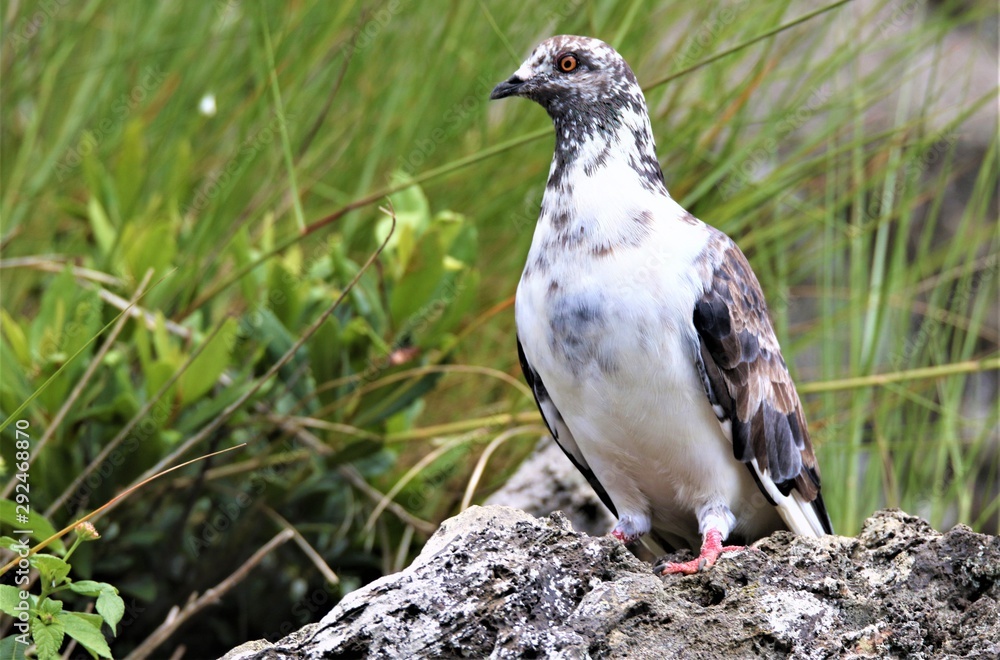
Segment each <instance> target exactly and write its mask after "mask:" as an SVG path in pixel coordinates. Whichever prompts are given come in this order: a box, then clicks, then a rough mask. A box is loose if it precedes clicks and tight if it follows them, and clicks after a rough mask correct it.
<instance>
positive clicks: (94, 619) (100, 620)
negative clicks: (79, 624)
mask: <svg viewBox="0 0 1000 660" xmlns="http://www.w3.org/2000/svg"><path fill="white" fill-rule="evenodd" d="M71 614H73V615H74V616H76V617H79V618H81V619H83V620H84V621H86V622H88V623H89V624H90V625H92V626H94V627H95V628H97V629H98V630H100V629H101V626H103V625H104V617H102V616H101V615H100V614H90V613H87V612H71Z"/></svg>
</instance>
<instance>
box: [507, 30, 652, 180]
mask: <svg viewBox="0 0 1000 660" xmlns="http://www.w3.org/2000/svg"><path fill="white" fill-rule="evenodd" d="M508 96H522V97H524V98H526V99H531V100H532V101H535V102H536V103H538V104H540V105H541V106H542V107H544V108H545V109H546V110H547V111H548V113H549V116H550V117H552V121H553V123H554V124H555V127H556V145H555V154H554V156H553V161H552V169H551V171H550V174H549V182H548V186H549V187H550V188H552V187H560V186H564V184H565V182H566V180H567V177H568V176H569V172H570V170H571V169H575V170H577V171H579V172H581V173H582V174H580V176H588V177H589V176H592V175H593V174H595V173H597V172H600V171H602V170H603V169H604V168H605V167H607V166H608V164H609V162H610V161H618V162H621V163H624V164H625V165H626V166H627V167H629V168H631V169H632V170H634V171H635V172H636V173H637V174H638V175H639V179H640V181H642V182H643V185H644V186H646V187H647V188H648V189H649V190H650V191H651V192H654V193H656V194H661V195H666V194H667V192H666V188H665V187H664V185H663V174H662V172H661V171H660V164H659V163H658V162H657V160H656V145H655V143H654V141H653V132H652V129H651V128H650V125H649V115H648V113H647V112H646V99H645V98H644V97H643V95H642V88H641V87H639V83H638V82H637V81H636V79H635V74H634V73H632V69H631V68H629V65H628V63H627V62H625V59H624V58H623V57H622V56H621V55H619V54H618V52H617V51H616V50H615V49H614V48H612V47H611V46H609V45H607V44H606V43H604V42H603V41H600V40H599V39H591V38H589V37H574V36H567V35H563V36H558V37H552V38H550V39H546V40H545V41H543V42H542V43H540V44H539V45H538V47H537V48H535V50H534V51H532V53H531V55H529V56H528V59H526V60H525V61H524V63H523V64H522V65H521V67H520V68H519V69H518V70H517V71H515V72H514V75H512V76H511V77H510V78H508V79H507V80H505V81H503V82H502V83H500V84H499V85H497V86H496V87H495V88H494V89H493V92H492V93H491V94H490V98H491V99H502V98H506V97H508Z"/></svg>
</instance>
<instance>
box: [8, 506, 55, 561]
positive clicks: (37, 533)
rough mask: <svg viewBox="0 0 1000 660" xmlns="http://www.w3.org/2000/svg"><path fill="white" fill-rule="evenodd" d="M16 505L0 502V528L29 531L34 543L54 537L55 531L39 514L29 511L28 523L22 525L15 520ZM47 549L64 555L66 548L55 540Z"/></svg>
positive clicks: (16, 513) (16, 514)
mask: <svg viewBox="0 0 1000 660" xmlns="http://www.w3.org/2000/svg"><path fill="white" fill-rule="evenodd" d="M16 507H17V505H16V504H15V503H14V502H11V501H10V500H0V526H2V527H3V528H4V529H26V530H30V531H31V538H33V539H35V540H36V541H44V540H45V539H47V538H49V537H52V536H55V533H56V530H55V527H53V526H52V523H50V522H49V521H48V520H46V519H45V517H44V516H43V515H41V514H40V513H35V512H34V511H30V512H29V513H28V522H27V523H22V522H19V521H18V519H17V516H18V515H19V514H18V511H17V509H16ZM48 547H49V549H51V550H52V551H53V552H56V553H58V554H60V555H61V554H65V552H66V546H65V545H63V542H62V540H61V539H56V540H55V541H52V543H50V544H49V546H48Z"/></svg>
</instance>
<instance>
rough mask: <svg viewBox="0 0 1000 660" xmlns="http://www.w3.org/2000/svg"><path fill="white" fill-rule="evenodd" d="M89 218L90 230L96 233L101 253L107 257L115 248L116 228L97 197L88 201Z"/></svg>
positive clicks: (91, 197)
mask: <svg viewBox="0 0 1000 660" xmlns="http://www.w3.org/2000/svg"><path fill="white" fill-rule="evenodd" d="M87 217H88V218H90V228H91V229H92V230H93V231H94V238H95V239H96V240H97V245H98V247H100V248H101V253H102V254H103V255H104V256H105V257H106V256H108V254H109V253H110V252H111V250H112V248H114V246H115V233H116V232H115V228H114V227H113V226H112V225H111V220H109V219H108V214H107V213H106V212H105V211H104V207H103V206H101V202H100V201H99V200H98V199H97V197H96V196H95V195H91V196H90V199H89V200H88V201H87Z"/></svg>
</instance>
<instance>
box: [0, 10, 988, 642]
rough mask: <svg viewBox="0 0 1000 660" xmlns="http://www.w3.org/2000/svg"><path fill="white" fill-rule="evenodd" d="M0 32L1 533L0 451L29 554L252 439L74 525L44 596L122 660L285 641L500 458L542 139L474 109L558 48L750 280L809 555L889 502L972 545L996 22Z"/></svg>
mask: <svg viewBox="0 0 1000 660" xmlns="http://www.w3.org/2000/svg"><path fill="white" fill-rule="evenodd" d="M0 19H2V30H3V32H2V68H0V75H2V78H0V100H2V115H0V140H2V144H0V188H2V190H0V213H2V231H0V240H2V244H0V245H2V258H0V285H2V316H0V330H2V332H0V382H2V393H0V412H2V414H0V418H2V419H3V420H4V421H3V425H4V429H3V453H2V463H0V488H3V489H4V492H3V496H4V497H5V498H7V501H5V502H4V506H5V508H4V512H5V513H4V518H3V523H4V530H5V531H4V534H10V529H11V528H10V527H9V525H12V524H13V522H12V520H11V519H10V518H9V516H10V512H11V510H12V507H13V504H12V498H13V497H14V494H13V493H14V487H15V481H16V470H15V464H16V462H17V461H16V460H15V452H14V444H15V443H14V438H15V429H17V428H27V429H28V430H29V433H30V438H31V442H30V452H31V456H30V487H31V489H30V498H31V510H32V512H33V513H34V515H33V517H32V521H31V523H32V525H33V526H34V529H35V530H36V532H37V533H36V535H35V536H36V539H37V540H40V539H42V538H44V537H45V536H47V535H48V534H46V533H44V532H45V530H52V529H60V528H62V527H64V526H66V525H68V524H70V523H72V522H73V521H74V520H76V519H78V518H79V517H80V516H82V515H84V514H86V513H89V512H91V511H93V510H94V509H96V508H97V507H99V506H101V505H103V504H105V503H107V502H108V501H109V500H110V499H111V498H113V497H115V496H116V495H118V494H120V493H122V492H123V491H124V489H126V488H127V487H129V486H131V485H134V484H136V483H138V482H139V481H141V480H143V479H145V478H147V477H149V476H152V475H154V474H156V473H157V472H160V471H162V470H164V469H166V468H169V467H173V466H175V465H178V464H180V463H182V462H184V461H186V460H190V459H194V458H197V457H199V456H202V455H205V454H208V453H210V452H213V451H218V450H221V449H226V448H230V447H234V446H236V445H238V444H240V443H246V445H245V447H242V448H240V449H238V450H235V451H231V452H229V453H225V454H222V455H220V456H215V457H212V458H210V459H207V460H204V461H200V462H197V463H194V464H192V465H190V466H187V467H184V468H182V469H180V470H177V471H174V472H171V473H170V474H167V475H165V476H163V477H161V478H159V479H157V480H155V481H153V482H151V483H150V484H148V485H147V486H145V487H144V488H142V489H140V490H138V491H136V492H134V493H132V494H131V495H130V496H128V497H127V498H124V499H122V500H119V501H118V502H116V504H115V505H114V506H113V507H111V508H109V509H107V510H105V511H104V512H102V513H101V514H100V515H99V516H97V517H96V518H95V519H94V521H93V522H94V523H95V526H96V528H97V531H98V532H99V533H100V534H101V535H102V538H101V539H100V540H98V541H95V542H91V543H86V544H84V545H82V546H80V548H79V549H78V550H77V551H76V552H75V553H74V554H73V556H72V560H71V561H70V563H71V564H72V572H71V573H70V577H72V578H73V579H77V580H84V579H91V580H99V581H104V582H108V583H110V584H112V585H114V586H115V587H116V588H117V589H118V590H119V592H120V595H121V596H122V598H123V599H124V603H125V606H126V611H125V614H124V617H123V618H122V620H121V623H120V624H119V625H118V626H117V630H116V632H117V635H116V636H114V637H113V636H112V635H111V630H110V628H109V627H108V626H107V625H105V626H104V633H105V635H106V637H107V639H108V641H109V643H110V645H111V649H112V650H113V652H114V655H115V657H125V656H128V655H129V654H130V653H134V656H133V657H140V656H144V655H150V656H151V657H169V656H171V654H175V657H182V656H184V657H193V658H200V657H212V656H215V655H219V654H221V653H223V652H225V651H226V650H228V649H229V648H230V647H232V646H234V645H236V644H239V643H241V642H243V641H246V640H250V639H258V638H262V637H267V638H269V639H272V640H274V639H277V638H278V637H281V636H283V635H284V634H287V633H288V632H291V631H292V630H295V629H297V628H299V627H300V626H301V625H303V624H305V623H307V622H309V621H317V620H319V618H321V617H322V616H323V615H324V614H325V613H326V612H327V611H329V609H330V608H331V607H333V605H334V604H335V603H336V602H337V601H338V600H339V599H340V597H341V596H342V595H343V594H344V593H346V592H348V591H350V590H352V589H356V588H357V587H359V586H361V585H363V584H366V583H368V582H370V581H372V580H374V579H376V578H378V577H379V576H381V575H384V574H386V573H389V572H393V571H396V570H399V569H400V568H402V567H403V566H405V565H407V564H408V563H409V561H410V560H411V559H412V557H413V556H414V555H415V554H416V553H417V552H419V550H420V547H421V545H422V543H423V541H424V540H426V538H427V537H428V536H429V535H430V534H431V533H433V530H434V529H435V528H436V525H437V524H438V523H439V522H440V521H441V520H443V519H445V518H447V517H449V516H451V515H454V514H455V513H457V512H458V511H459V510H460V509H461V508H463V507H464V506H467V505H469V504H470V503H480V502H482V501H483V500H484V499H485V498H486V497H487V496H489V495H490V494H491V493H494V492H495V491H497V490H498V489H499V488H501V487H502V486H503V484H504V483H505V482H506V481H508V479H510V478H511V475H513V474H515V472H516V470H517V469H518V465H519V464H520V463H521V462H522V461H523V460H524V459H525V458H526V457H527V456H529V455H530V454H531V453H532V451H533V449H534V448H535V447H536V445H537V444H538V443H539V438H540V437H542V436H543V435H544V426H543V425H542V423H541V420H540V418H539V417H538V415H537V413H536V411H535V406H534V402H533V399H532V397H531V394H530V392H529V391H528V390H527V388H526V387H525V386H524V385H523V382H522V379H521V375H520V370H519V368H518V366H517V356H516V350H515V344H514V335H513V310H512V307H511V305H512V301H513V298H512V296H513V293H514V289H515V287H516V283H517V281H518V278H519V276H520V271H521V267H522V265H523V260H524V255H525V253H526V251H527V248H528V244H529V242H530V239H531V234H532V230H533V227H534V222H535V218H536V217H537V213H538V208H539V204H540V201H541V195H542V192H543V189H544V182H545V178H546V175H547V172H548V167H549V161H550V158H551V152H552V144H553V138H552V133H551V129H550V124H549V119H548V117H547V116H546V115H545V112H544V111H543V110H542V109H541V108H539V107H538V106H536V105H534V104H531V103H529V102H526V101H504V102H498V103H489V102H488V100H487V98H488V95H489V91H490V89H491V88H492V87H493V85H494V84H495V83H496V82H499V81H501V80H504V79H506V78H507V77H508V76H509V75H510V74H511V73H512V72H513V71H514V70H515V69H516V68H517V66H518V65H519V63H520V62H521V60H522V59H523V58H524V57H525V56H526V55H527V54H528V53H529V52H530V50H531V49H532V48H533V47H534V46H535V45H536V44H537V43H538V42H539V41H541V40H542V39H544V38H546V37H548V36H550V35H553V34H559V33H573V34H584V35H588V36H594V37H598V38H601V39H604V40H605V41H607V42H609V43H611V44H612V45H614V46H615V47H616V48H618V50H619V51H620V52H621V53H622V54H623V55H624V56H625V58H626V59H627V60H628V61H629V62H630V63H631V65H632V67H633V69H634V70H635V72H636V74H637V76H638V78H639V81H640V82H641V83H642V84H643V86H644V88H645V89H646V96H647V101H648V103H649V106H650V112H651V118H652V123H653V129H654V133H655V135H656V140H657V145H658V150H659V157H660V162H661V164H662V166H663V170H664V175H665V178H666V182H667V186H668V189H669V190H670V191H671V193H672V195H673V196H674V197H675V198H676V199H678V200H679V201H680V202H681V203H682V204H684V205H685V206H686V207H688V208H689V209H690V210H691V211H692V212H693V213H694V214H695V215H697V216H698V217H700V218H702V219H703V220H705V221H706V222H708V223H710V224H713V225H715V226H716V227H719V228H720V229H722V230H724V231H726V232H727V233H729V234H730V235H731V236H733V238H734V239H736V241H737V242H738V243H739V244H740V245H741V246H742V247H743V250H744V251H745V252H746V253H747V255H748V257H749V259H750V261H751V263H752V265H753V267H754V269H755V270H756V272H757V274H758V276H759V278H760V280H761V283H762V286H763V288H764V291H765V292H766V294H767V298H768V301H769V304H770V307H771V313H772V316H773V318H774V321H775V325H776V329H777V332H778V335H779V338H780V340H781V342H782V346H783V349H784V355H785V358H786V360H787V361H788V363H789V367H790V369H791V371H792V373H793V376H794V377H795V378H796V382H797V383H798V386H799V392H800V394H801V395H802V397H803V400H804V403H805V406H806V412H807V418H808V419H809V420H810V427H811V431H812V435H813V441H814V444H815V446H816V448H817V454H818V456H819V462H820V465H821V466H822V471H823V482H824V496H825V498H826V501H827V506H828V508H829V509H830V513H831V516H832V518H833V523H834V526H835V528H836V529H837V531H838V532H839V533H842V534H847V535H850V534H854V533H856V532H857V531H858V530H859V529H860V526H861V524H862V523H863V521H864V519H865V517H866V516H868V515H869V514H870V513H871V512H872V511H874V510H876V509H878V508H881V507H885V506H893V507H902V508H903V509H905V510H906V511H908V512H910V513H913V514H918V515H920V516H923V517H925V518H926V519H928V520H929V521H930V522H931V524H932V525H934V526H935V527H936V528H938V529H947V528H949V527H951V526H952V525H954V524H957V523H963V524H966V525H970V526H971V527H973V528H974V529H977V530H980V531H984V532H990V533H996V532H997V528H998V522H1000V493H998V466H1000V446H998V445H1000V440H998V433H1000V427H998V423H1000V420H998V410H1000V406H998V378H997V374H998V368H1000V350H998V342H1000V322H998V313H1000V307H998V254H1000V235H998V223H997V215H998V177H1000V174H998V173H1000V169H998V141H997V121H998V117H997V112H998V105H997V91H998V90H997V80H998V78H997V75H998V69H997V48H998V46H997V25H998V14H997V8H996V4H995V3H994V2H990V1H988V0H983V1H973V0H968V1H959V0H956V1H952V2H949V1H927V2H923V1H919V2H918V1H916V0H899V1H882V0H854V1H853V2H844V1H840V2H832V3H821V2H812V1H806V0H798V1H779V2H766V3H763V2H756V3H755V2H748V1H741V2H717V3H691V2H680V1H670V0H663V1H654V0H636V1H632V2H625V1H622V2H614V1H610V0H607V1H601V0H593V1H586V0H568V1H564V2H559V3H550V2H539V3H523V4H522V3H508V2H499V1H494V0H483V1H481V2H476V1H472V0H453V1H450V2H447V1H444V0H442V1H440V2H413V1H412V0H384V1H375V0H372V1H367V0H359V1H353V2H352V1H344V2H277V1H276V0H275V1H271V0H262V1H259V2H251V1H249V0H247V1H243V2H241V1H237V0H215V1H205V2H195V1H188V2H173V3H117V2H110V1H108V0H88V1H81V2H67V1H65V0H47V1H40V2H31V1H27V0H22V1H18V0H7V1H6V2H4V3H3V4H2V13H0ZM390 214H391V215H394V217H395V230H394V231H393V232H392V233H391V235H390V229H391V226H392V224H393V220H392V218H391V217H390ZM387 237H388V239H387ZM386 239H387V241H386ZM384 241H386V242H385V248H384V250H382V251H381V253H379V254H378V255H377V257H376V258H374V260H373V261H371V263H369V261H370V260H372V258H373V256H374V255H375V253H376V250H377V248H378V247H379V246H380V245H382V244H383V242H384ZM18 460H19V459H18ZM8 547H9V546H8ZM52 551H53V550H52V548H49V549H48V550H47V552H52ZM56 554H58V552H56ZM10 556H11V555H10V553H9V552H6V551H4V559H5V561H6V560H7V559H9V558H10ZM2 580H3V583H4V584H11V583H12V582H11V574H9V573H8V574H7V575H4V576H3V578H2ZM213 588H215V589H217V590H218V591H217V593H218V594H220V595H219V596H218V597H217V598H204V597H203V594H204V593H205V592H206V591H207V590H209V589H213ZM37 589H38V586H37V585H35V586H34V590H35V591H34V593H37ZM60 597H61V598H63V600H64V603H65V607H66V608H67V609H75V610H83V609H85V608H86V607H87V606H88V603H92V602H93V599H92V598H86V597H83V596H76V595H73V594H70V595H65V594H61V595H60ZM74 599H76V600H74ZM169 616H172V617H173V618H172V619H171V620H170V621H168V617H169ZM10 623H11V622H10V619H9V617H6V620H5V621H4V623H3V624H2V625H3V630H4V634H5V635H9V634H11V632H12V630H11V627H10ZM97 625H100V622H98V624H97ZM68 644H69V638H68V637H67V639H66V644H65V645H64V646H63V649H64V650H65V649H67V648H68ZM185 654H186V655H185ZM69 656H70V657H88V656H87V654H86V652H85V651H84V650H83V649H82V648H80V647H76V648H74V649H73V650H70V652H69Z"/></svg>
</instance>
